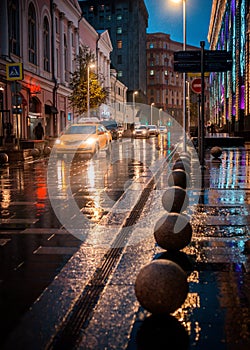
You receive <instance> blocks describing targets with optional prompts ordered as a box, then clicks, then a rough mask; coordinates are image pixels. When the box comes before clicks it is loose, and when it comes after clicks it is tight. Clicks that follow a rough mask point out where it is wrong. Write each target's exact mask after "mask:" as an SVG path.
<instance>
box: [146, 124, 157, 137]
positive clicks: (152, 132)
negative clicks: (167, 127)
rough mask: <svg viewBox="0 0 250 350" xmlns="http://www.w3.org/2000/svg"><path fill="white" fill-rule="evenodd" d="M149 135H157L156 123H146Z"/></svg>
mask: <svg viewBox="0 0 250 350" xmlns="http://www.w3.org/2000/svg"><path fill="white" fill-rule="evenodd" d="M148 130H149V135H154V136H157V135H159V130H158V128H157V126H156V125H148Z"/></svg>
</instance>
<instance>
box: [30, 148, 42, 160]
mask: <svg viewBox="0 0 250 350" xmlns="http://www.w3.org/2000/svg"><path fill="white" fill-rule="evenodd" d="M30 155H31V156H32V157H34V158H38V157H39V156H40V151H39V149H38V148H33V149H32V150H31V152H30Z"/></svg>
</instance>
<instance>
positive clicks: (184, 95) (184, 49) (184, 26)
mask: <svg viewBox="0 0 250 350" xmlns="http://www.w3.org/2000/svg"><path fill="white" fill-rule="evenodd" d="M172 1H173V2H175V3H179V2H180V1H182V4H183V51H186V0H172ZM183 151H184V152H186V73H183Z"/></svg>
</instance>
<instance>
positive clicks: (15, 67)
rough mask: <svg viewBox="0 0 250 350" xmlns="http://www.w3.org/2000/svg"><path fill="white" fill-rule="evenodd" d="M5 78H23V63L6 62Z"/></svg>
mask: <svg viewBox="0 0 250 350" xmlns="http://www.w3.org/2000/svg"><path fill="white" fill-rule="evenodd" d="M6 76H7V80H22V79H23V64H22V63H8V64H6Z"/></svg>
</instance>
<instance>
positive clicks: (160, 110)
mask: <svg viewBox="0 0 250 350" xmlns="http://www.w3.org/2000/svg"><path fill="white" fill-rule="evenodd" d="M161 112H162V108H160V109H159V125H161Z"/></svg>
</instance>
